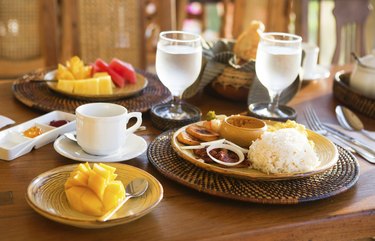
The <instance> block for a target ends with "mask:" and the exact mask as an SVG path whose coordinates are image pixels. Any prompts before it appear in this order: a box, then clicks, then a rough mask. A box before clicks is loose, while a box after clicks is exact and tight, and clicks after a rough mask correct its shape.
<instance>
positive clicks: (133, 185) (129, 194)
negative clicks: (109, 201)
mask: <svg viewBox="0 0 375 241" xmlns="http://www.w3.org/2000/svg"><path fill="white" fill-rule="evenodd" d="M147 188H148V181H147V180H146V179H144V178H136V179H134V180H132V181H131V182H130V183H129V184H128V185H127V186H126V188H125V198H124V200H122V201H121V202H120V203H119V204H118V205H117V206H116V207H115V208H113V209H112V210H110V211H108V212H107V213H106V214H104V215H103V216H101V217H99V218H97V219H96V220H97V221H99V222H106V221H107V220H108V219H110V218H111V217H112V216H113V214H115V213H116V212H117V211H118V210H119V209H120V208H121V207H122V206H123V205H124V204H125V203H126V202H127V201H128V200H129V199H130V198H134V197H140V196H142V195H143V194H144V193H145V192H146V190H147Z"/></svg>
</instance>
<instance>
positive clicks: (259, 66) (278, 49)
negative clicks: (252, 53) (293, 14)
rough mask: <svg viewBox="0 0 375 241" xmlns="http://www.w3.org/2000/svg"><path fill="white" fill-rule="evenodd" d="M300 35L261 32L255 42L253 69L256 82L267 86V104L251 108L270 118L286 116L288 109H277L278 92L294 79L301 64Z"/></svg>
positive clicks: (285, 117) (258, 113)
mask: <svg viewBox="0 0 375 241" xmlns="http://www.w3.org/2000/svg"><path fill="white" fill-rule="evenodd" d="M301 42H302V38H301V37H300V36H297V35H293V34H287V33H262V34H261V35H260V41H259V44H258V50H257V56H256V63H255V69H256V74H257V77H258V79H259V81H260V82H261V83H262V84H263V85H264V87H266V88H267V90H268V94H269V96H270V103H269V104H268V105H266V106H264V107H262V108H258V109H256V110H253V112H255V114H257V115H258V116H261V117H266V118H270V119H287V118H288V117H289V115H290V112H288V111H285V109H286V108H289V107H286V106H284V108H280V106H279V98H280V94H281V92H282V91H283V90H284V89H285V88H287V87H288V86H289V85H290V84H292V83H293V81H294V80H295V79H296V78H297V76H298V73H299V71H300V68H301V67H300V66H301V56H302V48H301Z"/></svg>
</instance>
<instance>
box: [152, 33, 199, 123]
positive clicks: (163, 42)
mask: <svg viewBox="0 0 375 241" xmlns="http://www.w3.org/2000/svg"><path fill="white" fill-rule="evenodd" d="M201 65H202V46H201V37H200V36H199V35H197V34H193V33H189V32H183V31H166V32H161V33H160V35H159V40H158V44H157V51H156V73H157V75H158V77H159V79H160V81H161V82H162V83H163V85H164V86H166V87H167V88H168V89H169V91H170V92H171V93H172V96H173V100H172V101H171V102H170V103H169V105H168V106H167V107H166V108H165V109H163V111H162V113H158V114H159V115H160V116H161V117H163V118H168V119H175V120H182V119H189V118H191V117H192V116H191V115H193V114H194V113H193V112H192V111H190V107H189V105H185V104H184V103H181V97H182V94H183V93H184V91H185V90H186V89H187V88H188V87H189V86H190V85H192V84H193V83H194V81H195V80H196V79H197V78H198V75H199V73H200V71H201Z"/></svg>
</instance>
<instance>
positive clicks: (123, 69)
mask: <svg viewBox="0 0 375 241" xmlns="http://www.w3.org/2000/svg"><path fill="white" fill-rule="evenodd" d="M109 68H110V69H113V70H114V71H116V73H118V74H119V75H120V76H121V77H123V78H124V79H125V81H126V82H127V83H130V84H135V83H136V82H137V77H136V74H135V71H134V68H133V66H132V65H131V64H129V63H125V62H123V61H121V60H119V59H116V58H114V59H112V60H111V63H110V64H109Z"/></svg>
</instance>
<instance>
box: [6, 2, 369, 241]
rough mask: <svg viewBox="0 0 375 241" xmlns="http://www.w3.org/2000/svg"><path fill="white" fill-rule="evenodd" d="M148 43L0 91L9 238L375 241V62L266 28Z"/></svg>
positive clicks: (260, 24) (78, 61)
mask: <svg viewBox="0 0 375 241" xmlns="http://www.w3.org/2000/svg"><path fill="white" fill-rule="evenodd" d="M86 7H87V6H86ZM117 7H118V9H120V10H119V12H121V11H122V10H121V9H122V8H123V7H124V6H123V5H121V4H120V5H119V6H117ZM159 7H160V6H159ZM190 7H191V8H192V9H194V8H193V7H194V5H192V6H190ZM237 7H238V6H237ZM189 9H190V8H189ZM189 9H188V10H187V11H193V10H191V9H190V10H189ZM0 13H1V10H0ZM176 14H177V13H176ZM0 16H1V15H0ZM121 16H122V15H121V14H120V15H119V17H120V18H122V17H123V16H122V17H121ZM188 16H189V15H188ZM0 19H1V18H0ZM80 24H81V23H80ZM79 26H80V28H82V26H81V25H79ZM82 31H84V30H82ZM154 31H156V30H154ZM120 33H121V32H120ZM121 36H122V37H121V38H123V37H124V36H123V35H121ZM146 36H148V35H146ZM124 38H125V39H126V38H127V37H124ZM118 44H119V45H121V46H125V45H122V44H123V43H122V42H121V41H120V43H118ZM139 44H142V43H139ZM153 44H154V45H153V46H154V48H152V51H151V55H150V56H151V57H150V56H149V58H150V59H151V63H148V64H149V65H150V66H148V67H144V66H143V67H142V66H141V67H140V66H139V65H137V64H134V62H132V61H131V60H127V59H125V58H121V57H120V56H118V55H112V56H111V57H104V56H102V55H100V54H98V55H97V56H95V57H94V58H91V59H89V58H87V57H84V56H85V55H84V54H83V53H82V54H73V55H65V59H64V60H61V61H58V62H57V63H56V64H55V65H53V66H46V67H44V68H35V69H33V70H32V71H28V72H26V73H23V74H22V75H19V76H17V77H16V78H13V79H12V78H7V79H4V80H1V81H0V93H1V94H0V103H2V104H1V109H0V110H1V111H0V176H1V177H2V178H3V181H2V184H0V211H1V213H2V214H1V219H0V220H1V221H0V224H1V225H0V226H1V227H2V228H1V229H0V230H1V232H2V235H3V238H4V240H25V239H28V240H50V239H62V238H64V239H80V240H93V239H97V240H104V239H106V240H108V239H109V240H116V239H120V240H121V239H124V238H126V239H132V240H315V239H327V240H371V237H374V236H375V232H374V228H373V227H374V225H375V218H374V213H375V212H374V210H375V205H374V203H375V189H374V188H373V184H375V183H374V181H373V175H374V170H375V169H374V165H375V151H374V150H375V124H374V123H375V122H374V121H373V120H374V118H375V114H374V113H375V99H374V98H375V89H374V88H373V87H374V86H375V85H374V84H373V82H374V78H375V55H374V52H372V53H368V54H358V53H357V52H354V51H353V52H351V53H350V55H351V58H352V60H353V61H354V62H352V63H349V64H341V65H340V64H333V65H330V66H328V65H324V64H322V63H321V61H320V59H323V54H324V51H323V50H322V48H320V47H319V45H317V44H316V43H314V42H309V41H308V40H307V38H306V36H305V35H304V34H301V33H299V32H297V33H296V32H293V31H274V30H273V29H272V25H271V24H270V23H269V22H266V21H262V20H260V19H253V20H251V21H250V22H249V23H248V24H247V25H245V26H244V27H243V30H242V31H241V32H239V33H238V34H237V36H236V37H232V38H217V39H214V40H211V39H209V37H207V35H204V34H203V33H199V32H197V31H196V30H194V28H192V29H176V28H169V29H165V30H164V29H161V30H160V31H157V34H156V35H155V38H154V42H153ZM122 48H123V47H122ZM322 52H323V53H322ZM0 53H1V52H0Z"/></svg>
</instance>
